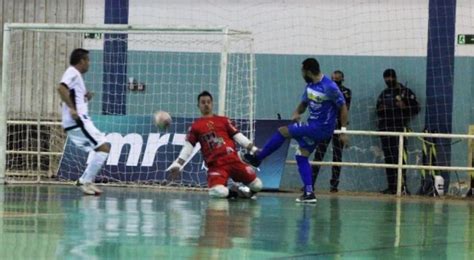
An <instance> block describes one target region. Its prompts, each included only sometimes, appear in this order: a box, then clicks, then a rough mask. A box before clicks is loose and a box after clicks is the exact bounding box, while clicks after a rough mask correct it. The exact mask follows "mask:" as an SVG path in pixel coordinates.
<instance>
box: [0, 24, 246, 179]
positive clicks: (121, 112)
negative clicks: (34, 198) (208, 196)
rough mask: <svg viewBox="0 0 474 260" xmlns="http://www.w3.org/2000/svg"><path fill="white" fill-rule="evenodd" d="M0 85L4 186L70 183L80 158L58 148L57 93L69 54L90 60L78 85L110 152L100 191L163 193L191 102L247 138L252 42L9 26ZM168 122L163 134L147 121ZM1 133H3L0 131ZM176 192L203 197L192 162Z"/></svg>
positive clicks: (212, 34) (200, 172)
mask: <svg viewBox="0 0 474 260" xmlns="http://www.w3.org/2000/svg"><path fill="white" fill-rule="evenodd" d="M5 41H6V45H5V49H4V53H6V54H7V55H6V56H4V63H3V64H4V66H5V67H4V70H5V72H6V73H5V75H4V76H5V77H4V78H3V83H4V85H3V88H2V89H3V90H5V91H4V95H5V96H4V97H3V98H4V99H3V100H4V101H6V102H5V103H3V104H2V105H3V109H4V114H5V115H6V117H5V119H6V124H5V126H6V129H3V130H2V131H4V132H6V133H7V135H6V140H3V141H4V142H5V143H6V144H5V147H2V148H6V149H4V150H1V151H2V152H5V153H6V155H7V156H6V176H5V177H6V180H7V181H21V180H29V181H31V180H34V181H44V180H76V179H77V178H78V177H79V176H80V175H81V173H82V172H83V171H84V169H85V167H86V161H87V160H88V157H89V156H90V155H89V154H87V153H85V152H83V151H82V150H79V149H78V148H76V147H75V146H74V145H72V143H70V142H67V141H66V135H65V133H64V132H63V130H62V129H61V126H60V118H61V115H60V100H59V96H58V94H57V92H56V87H57V85H58V83H59V80H60V79H61V75H62V73H63V72H64V70H65V69H66V68H67V67H68V64H69V63H68V61H69V54H70V53H71V51H72V50H73V49H75V48H79V47H80V48H85V49H87V50H89V51H90V54H89V57H90V68H89V71H88V72H87V73H85V74H84V75H83V77H84V81H85V85H86V87H87V89H88V90H89V91H90V92H92V93H93V98H92V100H91V101H90V102H89V109H90V110H89V111H90V115H91V118H92V121H93V122H94V124H95V125H96V126H97V128H98V129H100V130H101V131H102V132H104V133H105V134H106V137H107V140H108V142H110V144H111V152H110V155H109V157H108V160H107V162H106V165H105V167H104V168H103V170H102V171H101V172H100V174H99V175H98V177H97V181H99V182H104V183H105V182H114V183H149V184H156V183H160V184H170V180H169V179H168V178H167V175H166V174H165V172H164V170H165V169H166V168H167V167H168V166H169V164H171V162H172V161H173V160H174V159H175V158H176V157H177V155H178V153H179V151H180V149H181V147H182V145H183V143H184V140H185V134H186V132H187V129H188V127H189V126H190V124H191V122H192V121H193V120H194V119H196V118H198V117H199V116H200V112H199V110H198V107H197V100H196V98H197V95H198V94H199V93H200V92H201V91H203V90H208V91H210V92H211V93H212V94H213V96H214V112H215V113H217V114H221V115H226V116H228V117H230V118H231V119H233V120H234V121H235V124H236V125H237V126H238V128H239V129H240V130H241V131H242V132H243V133H244V134H245V135H247V136H250V137H253V134H254V110H255V93H254V90H255V87H254V84H255V81H254V77H255V73H254V72H255V71H254V70H255V68H254V55H253V53H252V35H251V34H250V33H249V32H243V31H236V30H230V29H227V28H153V27H147V26H138V27H134V26H128V25H123V26H122V25H105V26H88V25H77V24H67V25H66V24H52V25H42V24H29V25H28V24H10V25H9V27H8V30H7V34H6V38H5ZM158 110H164V111H167V112H169V113H170V114H171V116H172V118H173V123H172V125H171V127H170V128H169V129H168V130H167V131H166V132H160V131H159V130H158V128H157V127H156V126H154V124H153V114H154V112H155V111H158ZM5 126H3V125H2V127H5ZM172 183H173V184H175V185H189V186H193V187H204V186H205V185H206V184H207V183H206V174H205V168H204V165H203V163H202V158H201V155H200V153H199V152H197V153H196V155H195V156H194V157H193V159H192V160H191V161H190V162H189V163H188V164H187V165H186V167H185V170H184V174H183V177H182V178H181V179H179V180H177V181H174V182H172Z"/></svg>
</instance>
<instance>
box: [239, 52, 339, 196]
mask: <svg viewBox="0 0 474 260" xmlns="http://www.w3.org/2000/svg"><path fill="white" fill-rule="evenodd" d="M301 73H302V76H303V78H304V80H305V81H306V83H307V85H306V88H305V90H304V93H303V96H302V99H301V103H300V104H299V105H298V107H297V108H296V110H295V112H294V113H293V116H292V120H294V121H296V123H293V124H291V125H289V126H282V127H280V128H279V129H278V131H276V133H275V134H273V136H272V137H271V138H270V140H268V141H267V143H266V144H265V146H264V147H263V148H262V149H261V150H259V151H257V152H255V153H247V154H244V156H243V159H244V161H246V162H247V163H249V164H251V165H253V166H255V167H258V166H259V165H260V163H261V162H262V160H264V159H265V158H266V157H268V156H269V155H270V154H272V153H273V152H274V151H276V150H277V149H278V148H279V147H280V146H281V145H282V144H283V143H284V142H285V139H289V138H293V139H295V140H296V141H297V142H298V144H299V151H298V153H297V154H296V162H297V164H298V171H299V173H300V176H301V179H302V181H303V183H304V191H303V195H302V196H301V197H299V198H297V199H296V201H297V202H303V203H315V202H316V196H315V195H314V191H313V181H312V170H311V165H310V163H309V160H308V157H309V155H310V154H311V153H312V152H313V150H314V149H315V148H316V145H317V144H318V143H319V142H321V141H322V140H325V139H327V138H330V137H331V136H332V135H333V133H334V129H335V128H336V120H337V117H338V114H340V121H341V130H342V131H345V130H346V129H347V128H346V127H347V119H348V109H347V106H346V103H345V100H344V96H343V95H342V93H341V91H340V90H339V88H338V86H337V85H336V83H334V82H333V81H332V80H331V79H329V78H328V77H326V76H325V75H323V74H322V73H321V69H320V66H319V62H318V61H317V60H316V59H314V58H308V59H306V60H304V61H303V66H302V68H301ZM308 107H309V118H308V120H307V123H301V122H300V119H301V114H303V113H304V112H305V111H306V108H308ZM340 140H341V143H342V144H344V145H345V144H347V141H348V137H347V136H346V135H345V134H341V136H340Z"/></svg>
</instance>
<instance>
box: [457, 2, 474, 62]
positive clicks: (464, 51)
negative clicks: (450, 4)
mask: <svg viewBox="0 0 474 260" xmlns="http://www.w3.org/2000/svg"><path fill="white" fill-rule="evenodd" d="M458 34H474V3H473V1H472V0H457V8H456V37H457V35H458ZM456 56H470V57H472V56H474V45H456Z"/></svg>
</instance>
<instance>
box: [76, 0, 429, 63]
mask: <svg viewBox="0 0 474 260" xmlns="http://www.w3.org/2000/svg"><path fill="white" fill-rule="evenodd" d="M85 4H86V12H85V17H84V19H85V21H86V22H91V23H103V8H104V3H103V0H101V1H93V0H86V1H85ZM427 19H428V0H421V1H420V0H417V1H411V0H397V1H381V0H379V1H376V0H351V1H347V0H333V1H329V0H324V1H323V0H319V1H315V0H298V1H285V0H258V1H252V0H174V1H171V0H130V17H129V23H130V24H146V25H159V26H176V25H186V26H197V27H199V26H229V27H231V28H235V29H241V30H249V31H252V32H253V33H254V37H255V43H256V46H255V51H256V52H258V53H278V54H328V55H389V56H424V55H426V39H427V28H428V20H427Z"/></svg>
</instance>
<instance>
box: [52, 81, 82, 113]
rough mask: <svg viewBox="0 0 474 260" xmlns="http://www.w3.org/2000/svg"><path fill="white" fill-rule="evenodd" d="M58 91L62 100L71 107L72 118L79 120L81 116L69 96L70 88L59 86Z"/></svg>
mask: <svg viewBox="0 0 474 260" xmlns="http://www.w3.org/2000/svg"><path fill="white" fill-rule="evenodd" d="M57 90H58V93H59V97H60V98H61V100H62V101H63V102H64V103H65V104H66V105H67V106H68V107H69V111H70V112H71V116H72V118H73V119H78V118H79V116H78V115H77V111H76V108H75V106H74V102H73V101H72V100H71V97H70V95H69V89H68V87H67V86H66V85H64V84H59V85H58V88H57Z"/></svg>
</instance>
